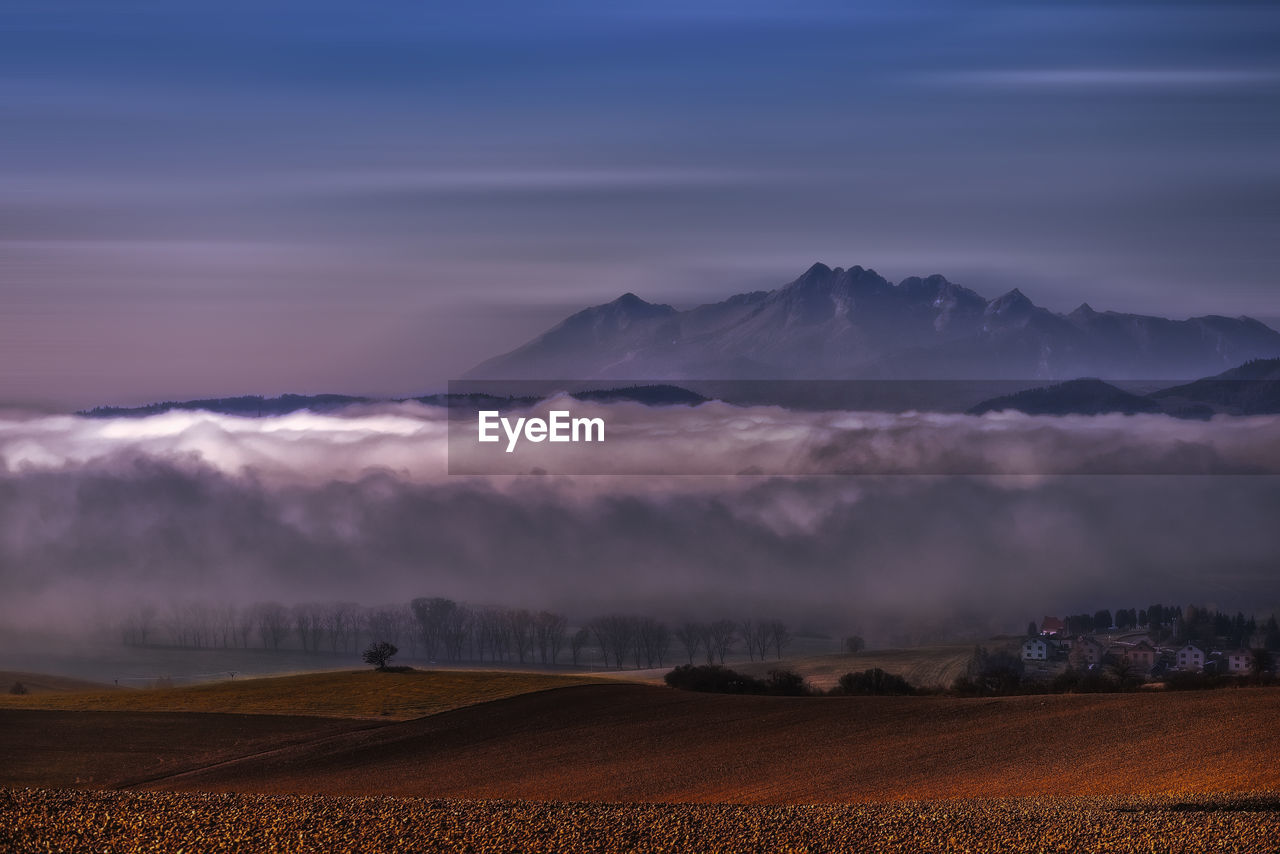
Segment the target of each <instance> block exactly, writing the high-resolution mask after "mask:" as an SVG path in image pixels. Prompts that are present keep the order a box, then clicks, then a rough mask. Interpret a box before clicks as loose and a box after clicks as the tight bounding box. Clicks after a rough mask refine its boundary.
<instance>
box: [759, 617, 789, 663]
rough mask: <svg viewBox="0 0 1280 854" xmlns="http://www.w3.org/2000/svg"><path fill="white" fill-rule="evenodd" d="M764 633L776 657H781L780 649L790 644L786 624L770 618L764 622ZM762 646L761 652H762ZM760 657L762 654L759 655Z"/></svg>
mask: <svg viewBox="0 0 1280 854" xmlns="http://www.w3.org/2000/svg"><path fill="white" fill-rule="evenodd" d="M765 634H766V636H767V638H768V641H769V646H771V647H773V653H774V655H775V656H776V657H777V658H782V651H783V650H784V649H786V648H787V647H788V646H789V645H790V644H791V630H790V629H789V628H787V624H786V623H784V622H782V621H781V620H770V621H769V622H768V623H766V624H765ZM763 651H764V650H763V648H762V649H761V652H763ZM760 657H761V658H762V659H763V658H764V656H763V655H761V656H760Z"/></svg>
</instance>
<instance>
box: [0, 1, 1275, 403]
mask: <svg viewBox="0 0 1280 854" xmlns="http://www.w3.org/2000/svg"><path fill="white" fill-rule="evenodd" d="M0 127H2V128H3V131H2V132H0V403H5V404H19V405H23V404H25V405H35V406H47V407H52V408H67V407H84V406H92V405H96V404H134V403H142V402H147V401H151V400H156V399H166V398H190V397H203V396H212V395H233V394H279V393H284V392H298V393H307V392H321V391H333V392H347V393H355V394H371V395H408V394H414V393H420V392H424V391H431V390H438V389H440V388H441V387H442V386H443V384H444V383H445V381H447V380H448V379H449V378H451V377H456V376H458V375H459V374H461V373H462V372H463V371H465V370H466V369H468V368H470V367H472V366H473V365H474V364H475V363H477V362H479V361H481V360H482V359H484V358H486V357H489V356H492V355H494V354H495V353H498V352H502V351H506V350H509V349H511V348H513V347H514V346H516V345H518V344H520V343H522V342H523V341H524V340H527V339H528V338H530V337H532V336H533V335H535V334H537V333H538V332H540V331H542V330H543V329H545V328H546V327H547V326H549V325H551V324H552V323H554V322H555V321H556V320H558V319H560V318H561V317H563V316H564V315H566V314H568V313H570V312H571V311H574V310H576V309H578V308H581V307H583V306H585V305H589V304H594V303H599V302H605V301H608V300H610V299H613V298H615V297H616V296H618V295H619V294H621V293H623V292H626V291H633V292H635V293H637V294H639V295H641V296H642V297H645V298H646V299H650V300H652V301H658V302H668V303H671V304H674V305H677V306H690V305H695V304H698V303H702V302H708V301H714V300H718V299H721V298H724V297H726V296H728V295H730V294H733V293H738V292H742V291H747V290H755V289H760V288H772V287H777V286H779V285H781V284H783V283H785V282H787V281H790V280H791V279H793V278H795V277H796V276H797V275H799V274H800V273H801V272H802V271H803V270H804V269H806V268H807V267H808V266H809V265H810V264H812V263H813V262H814V261H823V262H825V263H828V264H830V265H833V266H835V265H840V266H850V265H853V264H859V265H862V266H864V267H872V268H874V269H876V270H877V271H879V272H880V273H881V274H883V275H885V276H887V277H889V278H891V279H895V280H896V279H898V278H902V277H905V276H908V275H928V274H931V273H935V272H936V273H943V274H944V275H946V276H947V277H948V278H951V279H952V280H954V281H959V282H960V283H962V284H964V285H966V286H969V287H971V288H973V289H974V290H977V291H978V292H979V293H982V294H983V295H985V296H987V297H989V298H990V297H994V296H997V295H998V294H1000V293H1002V292H1004V291H1006V290H1008V289H1010V288H1012V287H1015V286H1017V287H1019V288H1021V289H1022V290H1023V291H1024V292H1025V293H1026V294H1027V295H1028V296H1030V297H1031V298H1032V299H1033V300H1035V301H1036V302H1037V303H1039V304H1041V305H1045V306H1047V307H1049V308H1052V309H1054V310H1059V311H1069V310H1070V309H1072V308H1074V307H1075V306H1076V305H1078V304H1079V303H1081V302H1085V301H1087V302H1089V303H1090V304H1091V305H1092V306H1093V307H1094V308H1096V309H1099V310H1103V309H1114V310H1122V311H1138V312H1149V313H1156V314H1163V315H1166V316H1172V317H1186V316H1190V315H1195V314H1203V313H1220V314H1227V315H1239V314H1249V315H1253V316H1256V317H1259V318H1262V319H1264V320H1266V321H1268V322H1271V323H1273V325H1275V324H1277V323H1280V288H1278V287H1277V282H1276V274H1275V271H1276V269H1277V268H1278V267H1280V264H1278V263H1277V262H1280V248H1277V247H1280V240H1278V239H1277V238H1278V237H1280V158H1278V157H1277V156H1276V152H1277V151H1280V5H1278V4H1274V3H1221V2H1213V3H1195V2H1108V3H1087V2H1047V3H1035V4H1028V3H995V2H990V3H988V2H972V3H964V4H956V3H950V2H946V3H942V2H932V3H929V2H896V0H895V2H861V3H817V2H787V3H767V2H750V0H745V2H708V1H707V0H693V2H679V3H676V2H661V1H659V2H654V0H650V2H645V3H608V4H605V3H585V2H584V3H527V2H470V3H446V2H441V3H420V2H407V0H400V2H397V0H387V1H386V2H379V3H376V4H375V3H352V2H333V1H332V0H307V2H300V0H299V2H291V3H284V2H272V0H254V1H253V2H247V0H221V2H218V3H213V2H183V0H163V2H161V0H156V2H127V0H115V1H114V2H110V3H103V2H90V0H84V2H67V0H7V2H5V3H4V4H3V7H2V8H0Z"/></svg>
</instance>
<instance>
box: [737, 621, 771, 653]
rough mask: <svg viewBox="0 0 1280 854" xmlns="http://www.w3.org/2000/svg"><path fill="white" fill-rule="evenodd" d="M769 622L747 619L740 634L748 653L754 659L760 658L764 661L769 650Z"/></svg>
mask: <svg viewBox="0 0 1280 854" xmlns="http://www.w3.org/2000/svg"><path fill="white" fill-rule="evenodd" d="M769 625H770V624H769V623H768V622H766V621H765V620H745V621H744V622H743V623H742V628H741V630H740V634H741V635H742V642H743V644H744V645H745V646H746V648H747V655H748V656H749V657H750V658H751V660H752V661H755V660H756V659H757V658H759V659H760V660H761V661H764V658H765V656H766V655H767V654H768V651H769Z"/></svg>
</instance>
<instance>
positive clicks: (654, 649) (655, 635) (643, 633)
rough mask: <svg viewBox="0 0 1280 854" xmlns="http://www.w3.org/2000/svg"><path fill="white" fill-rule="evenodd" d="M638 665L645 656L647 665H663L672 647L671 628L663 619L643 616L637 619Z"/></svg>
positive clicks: (637, 665)
mask: <svg viewBox="0 0 1280 854" xmlns="http://www.w3.org/2000/svg"><path fill="white" fill-rule="evenodd" d="M635 636H636V667H639V666H640V661H641V659H642V658H643V660H644V666H645V667H661V666H662V662H663V659H665V658H666V657H667V651H668V650H669V649H670V648H671V629H669V628H667V624H666V623H664V622H662V621H661V620H655V619H654V618H653V617H642V618H639V619H637V620H636V628H635Z"/></svg>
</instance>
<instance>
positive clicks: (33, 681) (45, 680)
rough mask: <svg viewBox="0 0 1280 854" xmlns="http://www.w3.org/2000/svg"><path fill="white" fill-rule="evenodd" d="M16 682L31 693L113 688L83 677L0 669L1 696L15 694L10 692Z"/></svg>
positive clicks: (109, 689)
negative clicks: (72, 677)
mask: <svg viewBox="0 0 1280 854" xmlns="http://www.w3.org/2000/svg"><path fill="white" fill-rule="evenodd" d="M15 683H19V684H21V685H22V687H24V688H26V689H27V691H28V692H29V693H30V694H65V693H68V692H77V693H86V692H95V693H102V692H104V691H111V690H113V687H112V686H111V685H103V684H102V683H100V682H86V681H85V680H83V679H71V678H68V677H66V676H51V675H49V674H47V673H26V672H24V671H20V670H0V698H3V697H10V696H13V695H11V694H9V693H8V692H9V689H10V688H12V687H13V685H14V684H15ZM0 702H3V700H0Z"/></svg>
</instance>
